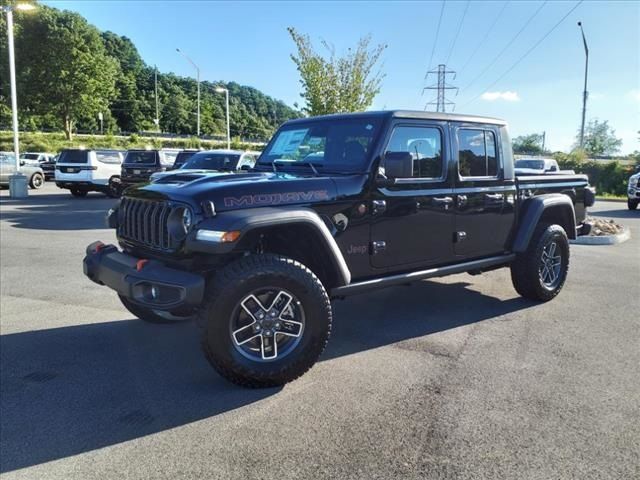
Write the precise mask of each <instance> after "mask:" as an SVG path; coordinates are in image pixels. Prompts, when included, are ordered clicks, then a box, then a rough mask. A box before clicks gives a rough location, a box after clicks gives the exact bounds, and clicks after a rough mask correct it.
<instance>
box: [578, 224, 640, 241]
mask: <svg viewBox="0 0 640 480" xmlns="http://www.w3.org/2000/svg"><path fill="white" fill-rule="evenodd" d="M630 238H631V230H629V229H628V228H626V227H625V228H624V230H622V232H620V233H618V234H616V235H601V236H593V237H592V236H589V235H584V236H581V237H578V238H576V239H575V240H569V243H571V244H574V245H615V244H616V243H622V242H626V241H627V240H629V239H630Z"/></svg>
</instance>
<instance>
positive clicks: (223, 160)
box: [181, 152, 240, 170]
mask: <svg viewBox="0 0 640 480" xmlns="http://www.w3.org/2000/svg"><path fill="white" fill-rule="evenodd" d="M238 160H240V155H237V154H231V153H207V152H201V153H196V154H195V155H194V156H193V157H191V158H190V159H189V160H187V163H185V164H184V165H183V166H182V167H181V168H182V169H184V170H186V169H200V170H235V169H236V166H237V165H238Z"/></svg>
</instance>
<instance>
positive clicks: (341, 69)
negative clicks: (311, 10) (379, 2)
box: [287, 27, 386, 115]
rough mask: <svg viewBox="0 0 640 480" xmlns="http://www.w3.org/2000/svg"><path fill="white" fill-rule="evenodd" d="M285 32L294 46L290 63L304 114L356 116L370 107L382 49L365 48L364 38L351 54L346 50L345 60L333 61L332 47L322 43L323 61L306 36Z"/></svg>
mask: <svg viewBox="0 0 640 480" xmlns="http://www.w3.org/2000/svg"><path fill="white" fill-rule="evenodd" d="M287 30H288V32H289V34H290V35H291V38H292V39H293V41H294V43H295V45H296V50H297V52H296V54H292V55H291V59H292V60H293V62H294V63H295V64H296V67H297V69H298V72H299V73H300V77H301V78H300V83H301V85H302V89H303V91H302V93H301V94H300V96H301V97H302V98H304V100H305V102H306V106H305V107H304V108H303V111H304V112H305V113H307V114H309V115H323V114H327V113H340V112H359V111H362V110H366V109H367V107H369V106H370V105H371V103H372V102H373V99H374V98H375V96H376V95H377V94H378V93H379V92H380V85H381V83H382V79H383V78H384V75H383V74H382V73H381V72H380V71H377V72H375V73H374V71H373V70H374V67H375V66H376V64H377V63H378V60H379V59H380V57H381V55H382V52H383V51H384V49H385V48H386V45H378V46H376V47H373V48H369V44H370V42H371V37H370V36H366V37H363V38H361V39H360V40H359V41H358V44H357V46H356V48H355V50H353V49H349V50H348V53H347V54H346V55H345V56H343V57H336V54H335V49H334V48H333V46H331V45H330V44H328V43H327V42H326V41H322V42H321V43H322V45H323V47H325V48H326V49H327V51H328V52H329V56H328V58H325V57H323V56H322V55H321V54H319V53H318V52H317V51H316V50H315V49H314V47H313V45H312V43H311V39H310V38H309V36H308V35H303V34H300V33H298V32H297V31H296V30H295V29H294V28H293V27H289V28H288V29H287Z"/></svg>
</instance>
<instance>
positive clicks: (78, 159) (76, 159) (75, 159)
mask: <svg viewBox="0 0 640 480" xmlns="http://www.w3.org/2000/svg"><path fill="white" fill-rule="evenodd" d="M87 153H88V152H87V151H86V150H63V152H62V153H61V154H60V158H59V159H58V162H60V163H87V160H88V158H89V155H87Z"/></svg>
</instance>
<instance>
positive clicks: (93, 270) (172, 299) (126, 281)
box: [83, 242, 205, 311]
mask: <svg viewBox="0 0 640 480" xmlns="http://www.w3.org/2000/svg"><path fill="white" fill-rule="evenodd" d="M83 269H84V274H85V275H86V276H87V277H89V279H90V280H92V281H94V282H95V283H97V284H99V285H106V286H107V287H109V288H111V289H113V290H115V291H116V292H118V293H119V294H120V295H122V296H124V297H126V298H128V299H129V300H131V301H133V302H135V303H137V304H139V305H142V306H144V307H147V308H151V309H154V310H164V311H171V310H178V309H181V308H185V307H186V308H193V307H197V306H198V305H200V304H201V303H202V299H203V297H204V289H205V279H204V277H203V276H202V275H198V274H195V273H190V272H184V271H182V270H178V269H175V268H169V267H166V266H164V265H163V264H162V263H161V262H159V261H157V260H145V259H140V258H136V257H133V256H131V255H127V254H126V253H123V252H120V251H119V250H118V248H117V247H116V246H115V245H105V244H103V243H102V242H95V243H92V244H91V245H89V246H88V247H87V252H86V256H85V257H84V260H83Z"/></svg>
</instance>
